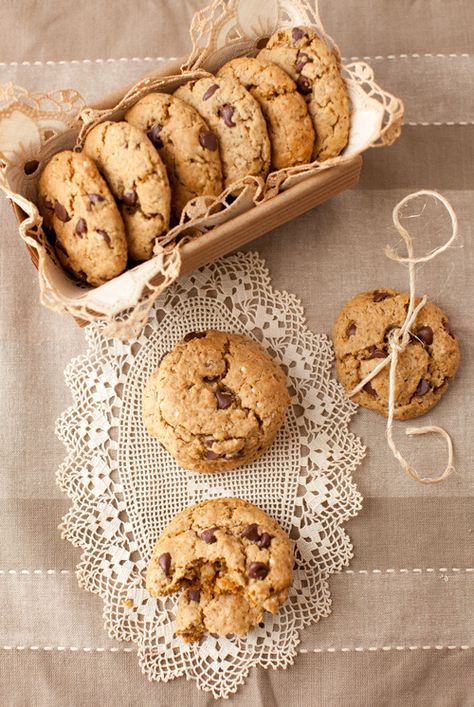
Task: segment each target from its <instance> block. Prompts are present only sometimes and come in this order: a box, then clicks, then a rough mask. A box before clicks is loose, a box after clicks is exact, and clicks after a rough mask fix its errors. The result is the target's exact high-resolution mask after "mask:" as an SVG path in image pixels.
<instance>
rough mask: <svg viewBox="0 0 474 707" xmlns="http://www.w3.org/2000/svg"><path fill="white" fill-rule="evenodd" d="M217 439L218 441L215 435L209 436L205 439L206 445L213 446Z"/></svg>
mask: <svg viewBox="0 0 474 707" xmlns="http://www.w3.org/2000/svg"><path fill="white" fill-rule="evenodd" d="M215 441H216V440H215V439H214V437H208V438H207V439H206V440H205V441H204V444H205V445H206V447H212V445H213V444H214V442H215Z"/></svg>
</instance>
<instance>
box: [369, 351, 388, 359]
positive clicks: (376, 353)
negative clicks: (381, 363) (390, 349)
mask: <svg viewBox="0 0 474 707" xmlns="http://www.w3.org/2000/svg"><path fill="white" fill-rule="evenodd" d="M387 356H388V354H387V353H386V352H385V351H379V350H378V349H375V351H372V353H371V354H370V356H369V358H387Z"/></svg>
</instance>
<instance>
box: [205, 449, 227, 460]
mask: <svg viewBox="0 0 474 707" xmlns="http://www.w3.org/2000/svg"><path fill="white" fill-rule="evenodd" d="M202 456H203V458H204V459H208V460H209V461H214V460H215V459H220V458H221V456H222V454H218V453H217V452H213V451H212V449H207V450H206V451H205V452H204V454H203V455H202Z"/></svg>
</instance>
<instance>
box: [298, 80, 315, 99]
mask: <svg viewBox="0 0 474 707" xmlns="http://www.w3.org/2000/svg"><path fill="white" fill-rule="evenodd" d="M296 85H297V86H298V91H299V92H300V93H301V94H302V95H303V96H307V95H308V93H311V90H312V89H311V81H310V80H309V79H308V78H306V76H298V80H297V81H296Z"/></svg>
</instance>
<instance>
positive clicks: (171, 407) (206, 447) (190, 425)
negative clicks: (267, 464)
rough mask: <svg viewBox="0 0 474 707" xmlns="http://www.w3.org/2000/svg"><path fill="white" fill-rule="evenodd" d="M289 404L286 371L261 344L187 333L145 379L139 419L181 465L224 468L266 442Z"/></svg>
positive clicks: (258, 451) (243, 460)
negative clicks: (146, 379) (141, 411)
mask: <svg viewBox="0 0 474 707" xmlns="http://www.w3.org/2000/svg"><path fill="white" fill-rule="evenodd" d="M288 403H289V395H288V390H287V385H286V376H285V374H284V373H283V371H282V369H281V368H280V366H279V365H278V364H277V363H276V362H275V361H274V360H273V359H272V358H271V356H270V355H269V354H268V353H267V352H266V351H265V350H264V349H263V348H262V347H261V346H260V344H257V343H256V342H254V341H252V340H250V339H248V338H247V337H245V336H241V335H239V334H228V333H226V332H220V331H207V332H191V333H189V334H188V335H187V336H185V337H184V340H183V341H181V342H180V343H179V344H178V345H177V346H176V347H175V348H174V349H173V350H172V351H171V352H170V353H168V354H166V356H165V357H164V358H163V360H162V362H161V364H160V366H159V368H158V369H157V370H156V371H154V373H153V374H152V375H151V377H150V379H149V380H148V382H147V384H146V387H145V391H144V394H143V419H144V423H145V426H146V428H147V430H148V432H149V433H150V434H151V435H153V436H154V437H157V438H158V439H159V440H160V442H161V443H162V444H163V446H164V447H165V448H166V449H167V450H168V451H169V452H170V453H171V454H172V455H173V456H174V457H175V459H176V460H177V461H178V463H179V464H180V466H182V467H183V468H185V469H190V470H193V471H203V472H215V471H225V470H228V469H233V468H235V467H237V466H242V465H243V464H248V463H249V462H250V461H253V460H254V459H255V458H256V457H258V456H260V454H262V453H263V452H264V451H265V450H266V449H267V448H268V447H269V446H270V444H271V443H272V442H273V440H274V438H275V435H276V433H277V431H278V429H279V428H280V426H281V424H282V422H283V418H284V416H285V411H286V408H287V406H288Z"/></svg>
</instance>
